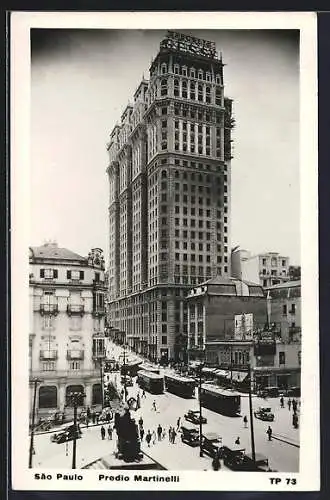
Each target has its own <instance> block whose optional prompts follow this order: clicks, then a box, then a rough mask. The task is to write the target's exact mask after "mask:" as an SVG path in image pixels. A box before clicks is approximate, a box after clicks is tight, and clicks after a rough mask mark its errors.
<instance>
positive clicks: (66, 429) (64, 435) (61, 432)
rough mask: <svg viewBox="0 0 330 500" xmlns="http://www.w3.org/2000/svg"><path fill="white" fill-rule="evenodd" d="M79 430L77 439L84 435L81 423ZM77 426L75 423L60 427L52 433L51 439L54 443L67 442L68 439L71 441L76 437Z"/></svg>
mask: <svg viewBox="0 0 330 500" xmlns="http://www.w3.org/2000/svg"><path fill="white" fill-rule="evenodd" d="M77 427H78V432H77V439H79V438H80V437H81V435H82V432H81V430H80V427H79V425H78V426H77ZM74 433H75V426H74V424H73V423H72V424H67V425H66V426H63V427H62V428H59V429H58V430H57V431H56V432H55V433H54V434H52V435H51V437H50V440H51V442H52V443H57V444H61V443H65V442H66V441H71V440H72V439H73V438H74Z"/></svg>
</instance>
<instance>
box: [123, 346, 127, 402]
mask: <svg viewBox="0 0 330 500" xmlns="http://www.w3.org/2000/svg"><path fill="white" fill-rule="evenodd" d="M123 368H124V369H123V374H124V399H125V402H126V401H127V383H126V375H127V374H126V343H125V344H124V360H123Z"/></svg>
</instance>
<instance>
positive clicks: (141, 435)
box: [140, 426, 144, 443]
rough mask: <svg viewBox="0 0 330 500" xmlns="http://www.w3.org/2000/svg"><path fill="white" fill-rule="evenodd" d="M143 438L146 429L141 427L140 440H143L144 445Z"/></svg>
mask: <svg viewBox="0 0 330 500" xmlns="http://www.w3.org/2000/svg"><path fill="white" fill-rule="evenodd" d="M143 436H144V429H143V427H142V426H141V427H140V440H141V443H142V441H143Z"/></svg>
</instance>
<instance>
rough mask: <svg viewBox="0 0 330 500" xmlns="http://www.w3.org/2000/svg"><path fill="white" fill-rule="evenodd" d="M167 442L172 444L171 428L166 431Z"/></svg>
mask: <svg viewBox="0 0 330 500" xmlns="http://www.w3.org/2000/svg"><path fill="white" fill-rule="evenodd" d="M168 440H169V442H170V443H171V442H172V426H170V427H169V429H168Z"/></svg>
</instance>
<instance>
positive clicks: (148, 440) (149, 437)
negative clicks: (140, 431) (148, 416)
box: [146, 430, 151, 448]
mask: <svg viewBox="0 0 330 500" xmlns="http://www.w3.org/2000/svg"><path fill="white" fill-rule="evenodd" d="M146 441H147V444H148V448H150V441H151V432H150V430H149V431H148V432H147V435H146Z"/></svg>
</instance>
